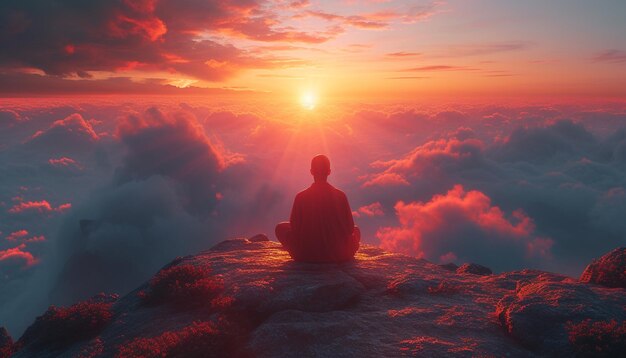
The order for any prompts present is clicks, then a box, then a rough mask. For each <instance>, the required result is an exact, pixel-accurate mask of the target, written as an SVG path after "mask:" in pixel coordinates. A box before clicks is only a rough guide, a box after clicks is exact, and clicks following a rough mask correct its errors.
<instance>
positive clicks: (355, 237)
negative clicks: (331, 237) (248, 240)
mask: <svg viewBox="0 0 626 358" xmlns="http://www.w3.org/2000/svg"><path fill="white" fill-rule="evenodd" d="M274 232H275V234H276V238H277V239H278V241H279V242H280V243H281V244H282V245H283V247H284V248H285V250H287V251H289V252H290V253H291V252H292V250H293V248H294V237H293V234H292V232H291V224H290V223H289V222H287V221H286V222H281V223H279V224H278V225H276V229H275V230H274ZM360 242H361V230H360V229H359V227H358V226H354V230H353V231H352V235H351V236H350V241H349V243H348V246H349V251H350V257H352V256H354V254H355V253H356V252H357V250H358V249H359V244H360Z"/></svg>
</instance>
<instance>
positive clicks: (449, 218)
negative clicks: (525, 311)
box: [376, 185, 551, 261]
mask: <svg viewBox="0 0 626 358" xmlns="http://www.w3.org/2000/svg"><path fill="white" fill-rule="evenodd" d="M395 209H396V214H397V216H398V220H399V222H400V225H399V226H397V227H385V228H381V229H380V230H379V231H378V232H377V234H376V236H377V237H378V239H380V243H381V244H380V246H381V247H382V248H384V249H386V250H390V251H395V252H400V253H404V254H409V255H413V256H417V257H424V258H428V259H433V260H438V259H439V260H443V259H444V258H445V260H449V259H450V258H451V257H452V256H451V255H450V253H452V252H453V251H454V252H453V253H452V254H453V255H455V257H456V256H459V257H464V258H467V257H468V256H472V253H474V251H475V250H474V248H482V250H486V251H488V250H492V251H493V252H498V250H499V249H502V250H505V251H511V252H515V250H519V249H520V248H521V249H522V251H523V250H524V249H526V250H527V253H533V254H536V255H540V256H546V255H548V254H549V250H550V247H551V240H549V239H546V238H536V237H533V232H534V230H535V225H534V223H533V220H532V219H531V218H530V217H528V216H527V215H526V214H525V213H524V212H522V211H521V210H516V211H514V212H513V213H512V214H511V215H510V217H507V215H505V213H504V212H503V211H502V210H501V209H500V208H499V207H497V206H494V205H493V204H492V203H491V199H490V198H489V197H488V196H487V195H485V194H484V193H482V192H480V191H476V190H471V191H466V190H465V189H464V188H463V186H461V185H455V186H454V187H453V188H452V189H451V190H449V191H448V192H447V193H445V194H442V195H435V196H433V197H432V199H431V200H430V201H428V202H411V203H404V202H402V201H399V202H398V203H397V204H396V205H395ZM479 251H480V250H479ZM445 260H444V261H445Z"/></svg>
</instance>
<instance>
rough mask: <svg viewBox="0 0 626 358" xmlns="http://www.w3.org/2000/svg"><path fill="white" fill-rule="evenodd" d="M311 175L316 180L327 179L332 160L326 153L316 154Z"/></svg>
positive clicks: (312, 162)
mask: <svg viewBox="0 0 626 358" xmlns="http://www.w3.org/2000/svg"><path fill="white" fill-rule="evenodd" d="M311 175H313V178H314V179H315V181H326V179H327V178H328V176H329V175H330V160H329V159H328V157H327V156H325V155H322V154H320V155H316V156H315V157H313V159H312V160H311Z"/></svg>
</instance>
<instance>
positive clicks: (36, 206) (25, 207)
mask: <svg viewBox="0 0 626 358" xmlns="http://www.w3.org/2000/svg"><path fill="white" fill-rule="evenodd" d="M71 207H72V204H70V203H65V204H61V205H59V206H58V207H56V208H55V207H53V206H52V205H50V203H49V202H48V201H47V200H40V201H22V202H19V203H17V204H15V205H13V207H11V208H10V209H9V213H11V214H20V213H27V212H36V213H42V214H43V213H50V212H53V211H56V212H63V211H66V210H68V209H70V208H71Z"/></svg>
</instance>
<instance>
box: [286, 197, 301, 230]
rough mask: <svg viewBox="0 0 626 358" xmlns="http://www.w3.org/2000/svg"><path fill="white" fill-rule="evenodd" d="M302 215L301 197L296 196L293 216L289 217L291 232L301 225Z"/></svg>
mask: <svg viewBox="0 0 626 358" xmlns="http://www.w3.org/2000/svg"><path fill="white" fill-rule="evenodd" d="M301 217H302V215H301V213H300V195H296V198H295V199H293V206H292V207H291V215H290V216H289V222H290V223H291V230H293V229H294V228H295V227H296V226H297V225H299V224H300V219H301Z"/></svg>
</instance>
